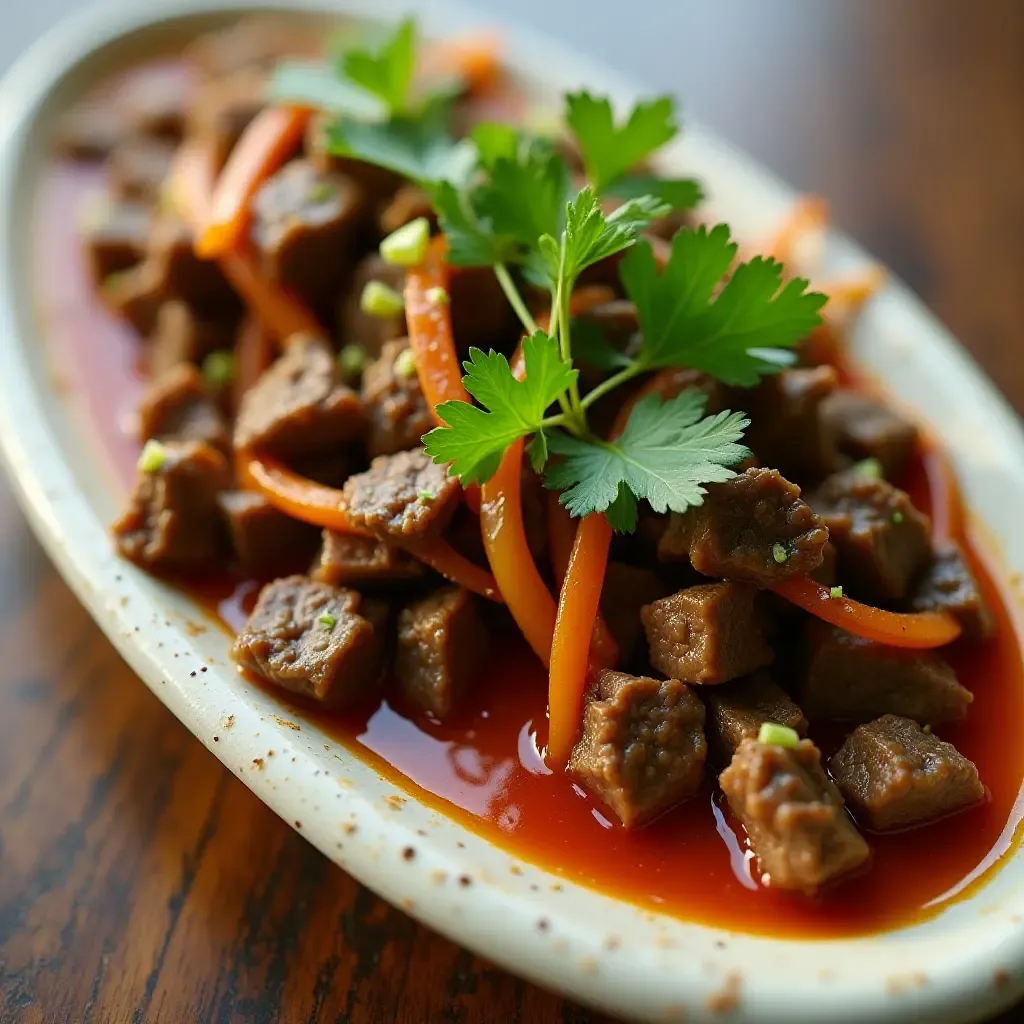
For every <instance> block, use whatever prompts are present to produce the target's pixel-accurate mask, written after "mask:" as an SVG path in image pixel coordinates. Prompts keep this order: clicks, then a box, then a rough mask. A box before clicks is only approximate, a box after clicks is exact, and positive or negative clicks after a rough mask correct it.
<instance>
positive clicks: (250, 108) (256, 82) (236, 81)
mask: <svg viewBox="0 0 1024 1024" xmlns="http://www.w3.org/2000/svg"><path fill="white" fill-rule="evenodd" d="M266 84H267V80H266V75H265V74H264V72H262V71H259V70H256V71H253V70H244V71H237V72H235V73H234V74H231V75H227V76H226V77H223V78H215V79H213V80H212V81H209V82H204V83H203V84H202V85H201V86H200V88H199V92H198V95H197V97H196V102H195V103H194V104H193V105H192V108H191V110H190V112H189V133H190V135H191V136H193V137H194V138H197V139H198V140H200V141H201V142H202V143H203V145H204V146H205V147H206V149H207V152H209V153H210V154H211V155H212V157H213V162H214V166H215V167H216V168H217V170H218V171H219V170H221V169H222V168H223V167H224V164H225V163H226V162H227V159H228V157H229V156H230V155H231V151H232V150H233V149H234V148H235V144H236V143H237V142H238V140H239V139H240V138H241V136H242V132H244V131H245V129H246V128H248V127H249V122H250V121H251V120H252V119H253V118H254V117H255V116H256V115H257V114H258V113H259V112H260V111H261V110H262V109H263V107H264V106H265V105H266Z"/></svg>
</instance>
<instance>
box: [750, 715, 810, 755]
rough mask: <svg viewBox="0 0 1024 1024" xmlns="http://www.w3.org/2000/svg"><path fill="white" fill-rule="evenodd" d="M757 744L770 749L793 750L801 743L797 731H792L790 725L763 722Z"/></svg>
mask: <svg viewBox="0 0 1024 1024" xmlns="http://www.w3.org/2000/svg"><path fill="white" fill-rule="evenodd" d="M757 742H758V743H764V744H765V745H767V746H770V747H786V748H787V749H788V750H792V749H793V748H794V747H795V746H796V745H797V744H798V743H799V742H800V736H799V734H798V733H797V731H796V730H795V729H790V728H789V726H788V725H778V724H777V723H775V722H762V723H761V730H760V732H758V734H757Z"/></svg>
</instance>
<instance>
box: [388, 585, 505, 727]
mask: <svg viewBox="0 0 1024 1024" xmlns="http://www.w3.org/2000/svg"><path fill="white" fill-rule="evenodd" d="M486 657H487V628H486V626H485V625H484V623H483V620H482V619H481V618H480V612H479V609H478V608H477V606H476V599H475V598H474V597H473V595H472V594H471V593H470V592H469V591H468V590H466V589H464V588H463V587H442V588H441V589H440V590H437V591H435V592H434V593H433V594H430V595H428V596H427V597H424V598H423V599H422V600H420V601H416V602H415V603H414V604H411V605H409V606H408V607H406V608H403V609H402V612H401V614H400V615H399V616H398V648H397V652H396V654H395V675H396V676H397V677H398V684H399V686H401V688H402V693H404V694H405V696H406V697H407V698H408V699H409V700H410V701H412V703H413V704H415V705H416V706H417V707H419V708H422V709H423V710H424V711H426V712H427V713H428V714H430V715H433V716H434V718H439V719H443V718H446V717H448V715H450V714H451V712H452V711H453V710H454V709H455V707H456V706H457V704H458V702H459V700H460V699H461V697H462V694H463V693H465V692H466V690H467V689H468V688H469V687H470V686H471V685H472V683H473V682H474V681H475V680H476V677H477V674H478V673H479V671H480V669H481V668H482V667H483V664H484V659H485V658H486Z"/></svg>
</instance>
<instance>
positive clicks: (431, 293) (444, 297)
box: [427, 285, 452, 306]
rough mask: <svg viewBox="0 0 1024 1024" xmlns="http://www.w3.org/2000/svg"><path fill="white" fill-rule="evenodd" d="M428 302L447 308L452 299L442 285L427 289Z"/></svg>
mask: <svg viewBox="0 0 1024 1024" xmlns="http://www.w3.org/2000/svg"><path fill="white" fill-rule="evenodd" d="M427 301H428V302H432V303H434V305H435V306H447V305H448V303H449V302H451V301H452V299H451V296H450V295H449V294H448V293H447V292H446V291H445V290H444V289H443V288H442V287H441V286H440V285H435V286H434V287H433V288H428V289H427Z"/></svg>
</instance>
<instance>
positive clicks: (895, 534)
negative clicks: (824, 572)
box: [808, 469, 932, 604]
mask: <svg viewBox="0 0 1024 1024" xmlns="http://www.w3.org/2000/svg"><path fill="white" fill-rule="evenodd" d="M808 501H809V502H810V504H811V507H812V508H813V509H814V511H815V513H816V514H817V515H818V517H819V518H820V519H821V521H822V522H823V523H824V524H825V525H826V526H827V527H828V534H829V539H830V540H831V541H832V543H833V544H834V545H835V546H836V550H837V551H838V553H839V577H840V579H841V580H842V581H843V586H844V587H846V588H847V590H848V591H849V593H850V594H851V595H852V596H853V597H857V598H859V599H860V600H862V601H867V602H868V603H869V604H887V603H890V602H893V601H901V600H903V599H904V598H905V597H908V596H909V594H910V590H911V587H912V586H913V583H914V580H915V579H916V578H917V576H918V575H919V573H920V572H921V570H922V569H923V568H924V567H925V565H926V564H927V562H928V559H929V557H930V555H931V550H932V545H931V539H930V534H931V524H930V523H929V521H928V517H927V516H925V515H922V514H921V513H920V512H918V510H917V509H916V508H914V506H913V504H911V501H910V498H909V497H907V495H906V494H905V493H904V492H903V491H900V490H897V489H896V488H895V487H893V486H892V485H891V484H888V483H886V482H885V481H884V480H879V479H876V478H875V477H873V476H870V475H867V474H865V473H863V472H860V471H859V470H857V469H851V470H847V471H846V472H843V473H836V474H835V475H834V476H830V477H829V478H828V480H826V481H825V483H824V484H823V485H822V486H821V487H820V488H819V489H818V490H817V491H816V492H815V493H814V494H812V495H811V496H810V497H809V498H808Z"/></svg>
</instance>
